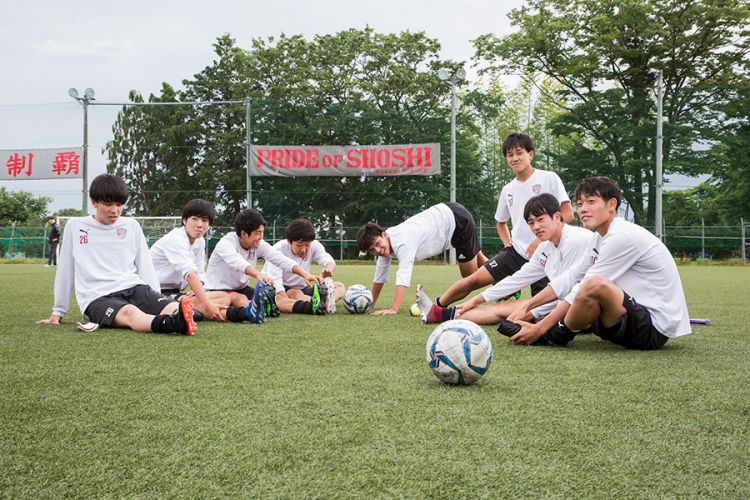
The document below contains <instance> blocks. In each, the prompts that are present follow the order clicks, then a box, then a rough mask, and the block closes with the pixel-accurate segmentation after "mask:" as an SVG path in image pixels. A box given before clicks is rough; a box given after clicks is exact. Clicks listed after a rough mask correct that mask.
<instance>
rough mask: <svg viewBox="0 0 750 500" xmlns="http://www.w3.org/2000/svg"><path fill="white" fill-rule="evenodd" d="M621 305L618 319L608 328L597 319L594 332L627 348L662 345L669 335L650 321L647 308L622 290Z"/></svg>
mask: <svg viewBox="0 0 750 500" xmlns="http://www.w3.org/2000/svg"><path fill="white" fill-rule="evenodd" d="M623 295H624V298H623V301H622V305H623V306H624V307H625V314H623V316H622V318H620V321H619V322H618V323H617V324H616V325H614V326H611V327H609V328H607V327H605V326H604V325H602V323H601V321H597V322H596V325H595V326H594V333H595V334H596V335H598V336H599V337H601V338H602V339H604V340H609V341H610V342H614V343H615V344H618V345H621V346H623V347H626V348H628V349H644V350H653V349H659V348H660V347H661V346H663V345H664V344H665V343H666V342H667V340H669V337H667V336H666V335H662V334H661V333H660V332H659V331H658V330H657V329H656V328H655V327H654V325H653V324H652V323H651V314H650V313H649V312H648V309H646V308H645V307H643V306H642V305H640V304H639V303H638V302H636V301H635V299H634V298H633V297H631V296H630V295H628V294H627V293H625V292H623Z"/></svg>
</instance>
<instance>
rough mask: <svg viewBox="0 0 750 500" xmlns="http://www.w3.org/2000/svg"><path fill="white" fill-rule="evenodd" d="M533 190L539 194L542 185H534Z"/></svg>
mask: <svg viewBox="0 0 750 500" xmlns="http://www.w3.org/2000/svg"><path fill="white" fill-rule="evenodd" d="M531 190H532V191H534V194H539V191H541V190H542V185H541V184H534V185H533V186H531Z"/></svg>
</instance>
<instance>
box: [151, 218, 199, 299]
mask: <svg viewBox="0 0 750 500" xmlns="http://www.w3.org/2000/svg"><path fill="white" fill-rule="evenodd" d="M151 260H153V262H154V268H155V269H156V274H157V275H158V276H159V283H160V284H161V287H162V289H175V288H176V289H178V290H183V289H184V288H186V287H187V286H188V282H187V275H188V274H189V273H195V274H196V275H197V276H198V278H199V279H200V280H201V281H205V280H206V272H205V271H206V241H205V240H204V239H203V238H202V237H201V238H198V239H196V240H195V241H194V242H193V243H190V239H189V238H188V235H187V232H186V231H185V227H184V226H180V227H176V228H174V229H172V230H171V231H170V232H168V233H167V234H165V235H164V236H162V237H161V238H159V241H157V242H156V243H154V244H153V245H152V246H151Z"/></svg>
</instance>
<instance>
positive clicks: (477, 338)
mask: <svg viewBox="0 0 750 500" xmlns="http://www.w3.org/2000/svg"><path fill="white" fill-rule="evenodd" d="M492 354H493V353H492V342H490V337H489V336H488V335H487V334H486V333H485V331H484V330H483V329H482V327H480V326H479V325H477V324H476V323H473V322H471V321H468V320H465V319H453V320H450V321H446V322H445V323H441V324H440V325H438V326H437V328H435V329H434V330H433V331H432V334H431V335H430V338H428V339H427V365H428V366H429V367H430V369H431V370H432V373H434V374H435V376H436V377H437V378H439V379H440V380H441V381H443V382H445V383H446V384H457V385H469V384H473V383H474V382H476V381H477V380H479V379H480V378H482V375H484V374H485V373H487V370H489V369H490V364H491V363H492Z"/></svg>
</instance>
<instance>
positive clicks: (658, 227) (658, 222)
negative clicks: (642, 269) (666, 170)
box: [654, 71, 664, 240]
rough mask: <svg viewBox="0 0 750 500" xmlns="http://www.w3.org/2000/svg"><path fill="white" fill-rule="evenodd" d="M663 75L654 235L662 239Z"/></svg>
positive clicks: (658, 101)
mask: <svg viewBox="0 0 750 500" xmlns="http://www.w3.org/2000/svg"><path fill="white" fill-rule="evenodd" d="M662 80H663V74H662V72H661V71H659V79H658V83H657V85H656V193H655V194H656V207H655V210H654V212H655V218H654V234H655V235H656V237H657V238H659V239H660V240H661V239H662V192H663V189H664V183H663V180H662V170H663V166H662V140H663V121H664V120H663V118H662V114H663V96H662Z"/></svg>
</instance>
